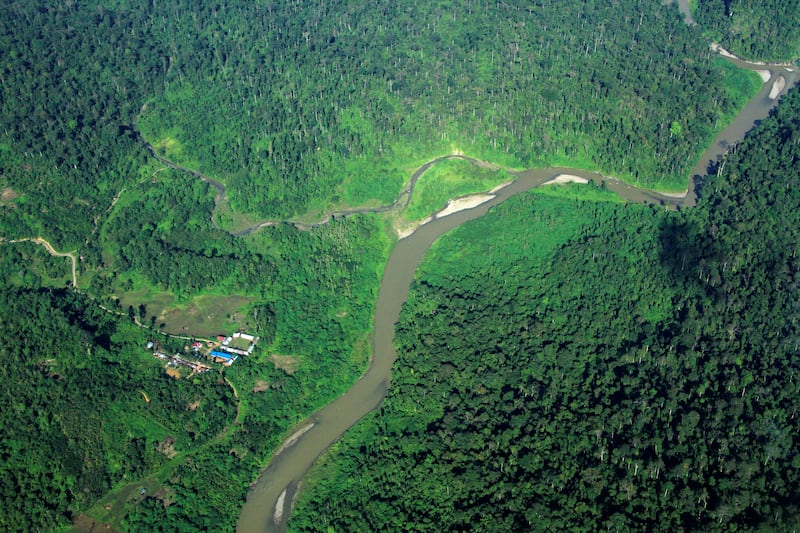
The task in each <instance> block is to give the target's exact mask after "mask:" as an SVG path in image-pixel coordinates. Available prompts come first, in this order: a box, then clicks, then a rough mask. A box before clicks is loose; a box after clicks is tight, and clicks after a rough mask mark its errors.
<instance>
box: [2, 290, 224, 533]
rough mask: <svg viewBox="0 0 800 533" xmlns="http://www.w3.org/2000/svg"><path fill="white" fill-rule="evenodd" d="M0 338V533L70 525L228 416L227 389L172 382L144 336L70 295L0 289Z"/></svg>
mask: <svg viewBox="0 0 800 533" xmlns="http://www.w3.org/2000/svg"><path fill="white" fill-rule="evenodd" d="M0 330H2V331H3V342H2V346H1V347H0V354H2V361H3V364H2V366H0V369H2V370H0V372H2V379H0V392H2V397H3V401H4V406H3V408H2V409H0V427H2V429H3V431H2V433H1V434H0V458H2V460H0V501H2V502H3V505H2V506H0V529H2V530H3V531H42V530H53V529H56V528H57V527H58V526H62V525H64V524H67V523H69V521H70V520H71V519H72V518H73V517H74V514H75V513H76V512H79V511H80V510H83V509H86V508H87V507H88V506H89V505H90V504H91V503H92V502H94V501H95V500H97V499H98V498H99V497H101V496H102V495H103V494H105V493H106V492H107V491H108V490H109V489H110V488H111V487H112V486H113V485H115V484H116V483H119V482H123V481H126V482H134V481H137V480H141V479H142V478H144V477H145V476H146V475H148V474H149V473H150V472H152V471H153V470H155V469H158V468H160V467H162V466H163V465H166V464H167V463H168V461H169V459H170V458H171V457H173V456H174V455H175V454H182V453H184V452H186V451H191V450H195V449H197V448H198V447H200V446H202V445H204V444H206V443H207V442H209V441H210V440H211V439H212V438H213V437H214V436H216V435H217V434H218V433H219V432H221V431H222V430H223V429H224V428H225V426H226V425H227V424H229V423H230V422H232V421H233V418H234V416H235V413H236V406H235V405H236V402H235V400H234V398H233V394H232V391H231V389H230V388H229V387H228V386H227V385H226V384H225V383H224V382H222V383H220V382H219V380H218V379H217V378H216V377H215V376H213V374H206V375H203V376H199V377H197V378H194V379H192V380H177V381H175V380H173V379H171V378H169V377H167V376H166V375H165V374H164V371H163V369H162V368H161V367H162V365H161V364H160V363H158V362H157V361H156V360H155V359H154V358H153V357H152V356H151V355H150V354H149V353H147V351H146V350H145V342H146V340H147V337H146V336H145V334H144V333H143V332H141V331H139V330H138V329H137V328H134V327H133V326H131V325H130V324H128V323H127V321H126V322H125V323H123V322H121V321H120V320H118V319H117V318H115V317H114V316H113V315H109V314H107V313H105V312H103V311H101V310H99V309H97V307H96V306H95V305H93V304H92V303H91V302H88V301H87V300H86V298H85V297H82V296H79V295H76V294H75V293H72V292H71V291H70V292H67V291H64V290H62V291H46V290H38V291H34V290H13V289H3V290H2V291H0ZM145 396H147V398H149V400H150V401H147V402H146V401H145ZM190 405H194V408H189V407H188V406H190ZM169 441H172V444H171V445H169V446H165V443H166V442H169Z"/></svg>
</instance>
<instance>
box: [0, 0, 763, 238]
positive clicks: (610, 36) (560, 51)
mask: <svg viewBox="0 0 800 533" xmlns="http://www.w3.org/2000/svg"><path fill="white" fill-rule="evenodd" d="M0 9H2V15H3V16H2V17H0V46H2V49H3V50H4V51H6V53H5V54H4V55H3V57H2V59H0V61H2V65H1V66H0V73H1V75H2V83H3V98H2V100H0V125H1V126H2V131H0V153H2V169H1V170H2V179H3V184H2V185H3V187H9V188H10V189H12V190H13V191H15V192H16V193H17V194H19V195H20V197H19V200H18V201H17V203H16V205H17V207H18V209H16V210H8V209H3V211H2V213H0V221H2V224H3V227H5V228H6V230H7V231H12V232H27V233H34V232H41V233H44V234H46V235H49V236H50V237H52V238H53V239H54V240H55V242H56V243H57V244H63V245H73V244H78V243H80V242H81V241H82V239H85V238H86V237H87V236H88V235H90V234H91V231H92V229H93V220H95V219H98V218H99V219H101V220H102V218H103V217H104V216H105V210H106V209H107V208H108V206H109V205H110V203H111V201H112V198H113V197H114V195H115V194H116V193H117V192H118V191H119V190H120V189H122V188H123V187H124V186H125V185H126V184H129V183H130V182H131V181H132V180H136V179H138V178H140V177H145V176H147V175H148V174H149V173H150V172H152V170H153V169H152V168H150V165H151V164H152V159H151V158H149V157H148V154H147V151H146V150H145V149H144V146H143V142H142V140H141V139H140V138H139V135H138V133H137V131H136V130H135V129H134V126H135V125H136V124H137V123H138V127H139V128H141V129H142V130H143V131H144V134H145V137H146V139H147V140H149V141H150V142H152V143H153V144H154V145H155V147H156V150H157V151H158V152H159V153H162V154H164V155H166V156H167V157H169V158H172V159H174V160H175V161H177V162H180V163H182V164H184V165H185V166H188V167H191V168H195V169H197V170H201V171H203V172H205V173H207V174H209V175H212V176H215V177H217V178H219V179H220V180H222V181H223V182H225V183H226V184H227V185H229V187H230V196H231V199H232V202H233V205H234V206H235V207H236V208H237V209H238V210H240V211H246V212H251V213H255V214H259V215H261V216H267V215H268V216H274V217H286V216H289V215H292V214H298V213H302V212H304V211H306V210H307V209H309V208H312V209H313V208H320V207H324V206H328V205H330V204H331V203H334V204H338V203H344V204H351V205H352V204H362V203H366V202H376V201H380V202H383V203H388V202H390V201H392V200H393V199H394V197H395V195H396V194H397V192H398V191H399V188H400V185H401V183H402V182H403V180H405V179H407V177H408V172H409V169H410V168H413V166H414V165H416V164H418V163H419V162H421V161H423V160H426V159H430V158H431V157H433V156H436V155H440V154H441V153H449V152H451V151H452V150H453V149H454V148H455V149H460V150H462V151H464V152H466V153H468V154H471V155H475V156H480V157H484V158H487V159H490V160H493V161H497V162H506V163H508V164H511V165H513V166H530V165H535V164H540V163H542V162H556V161H559V162H572V163H575V164H578V165H581V166H589V167H596V168H602V169H604V170H606V171H608V172H612V173H614V174H615V175H619V176H625V177H627V178H629V179H633V180H636V181H639V182H642V183H647V184H653V185H665V186H668V187H673V188H678V187H679V186H682V185H683V182H684V181H685V176H686V174H687V170H688V168H689V167H690V165H691V163H692V162H693V160H694V158H695V157H696V155H697V151H698V147H699V146H702V144H703V143H705V142H707V141H708V140H709V139H710V137H711V135H712V132H713V131H715V130H718V129H719V128H720V127H722V126H723V124H724V122H725V121H726V120H727V119H729V118H730V117H731V116H732V114H733V113H734V112H735V109H736V107H737V106H739V105H741V104H742V99H741V98H743V97H744V96H745V94H734V95H732V96H729V95H728V93H727V92H726V91H723V90H722V89H723V86H725V85H727V84H729V83H733V80H731V77H734V78H736V77H737V76H741V74H734V73H730V72H727V71H726V70H724V69H721V68H720V67H719V65H717V64H716V63H714V62H713V61H711V60H710V59H709V56H708V53H707V51H706V48H705V44H704V43H703V42H702V40H701V39H698V35H697V32H696V30H694V29H690V28H688V27H686V26H684V25H683V23H682V22H681V18H680V17H679V16H678V15H677V11H676V10H675V9H674V8H673V7H671V6H662V5H660V4H658V3H651V2H647V3H630V2H628V3H623V4H617V5H614V6H611V5H608V4H607V3H602V2H599V3H591V2H589V3H586V2H582V3H568V4H566V5H564V4H563V3H553V4H539V5H531V6H527V5H525V6H522V5H516V4H514V3H512V4H499V3H496V2H480V1H471V2H468V3H466V4H463V5H462V4H453V3H439V4H436V3H429V2H420V3H399V4H398V3H397V2H382V3H378V4H375V5H373V4H370V5H367V4H364V3H363V2H348V1H346V0H339V1H336V2H327V3H291V2H279V3H272V4H259V3H253V2H233V3H226V4H223V5H218V4H215V3H208V2H181V1H172V2H156V3H150V2H142V1H136V0H134V1H131V2H121V3H114V4H108V3H107V2H74V3H64V4H59V5H58V6H51V5H47V3H42V2H37V1H34V0H24V1H19V2H14V3H10V4H7V5H5V6H3V7H2V8H0ZM589 21H591V23H590V22H589ZM665 37H666V38H665ZM733 85H736V84H735V83H733ZM751 90H752V87H750V88H747V89H745V93H748V94H749V92H750V91H751ZM145 103H147V106H146V107H144V108H143V105H144V104H145ZM687 110H691V112H688V113H687ZM140 111H141V112H140ZM673 122H677V123H678V124H679V125H680V126H681V131H682V134H681V135H675V134H674V133H671V131H670V126H671V125H672V123H673ZM598 139H602V140H603V141H602V142H599V141H598ZM56 200H57V201H56ZM67 222H68V223H67Z"/></svg>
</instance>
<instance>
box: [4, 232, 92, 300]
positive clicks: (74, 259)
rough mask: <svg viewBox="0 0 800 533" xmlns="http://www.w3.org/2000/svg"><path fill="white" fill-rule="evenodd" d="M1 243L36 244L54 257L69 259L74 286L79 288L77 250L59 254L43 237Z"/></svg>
mask: <svg viewBox="0 0 800 533" xmlns="http://www.w3.org/2000/svg"><path fill="white" fill-rule="evenodd" d="M0 242H7V243H9V244H11V243H15V242H34V243H36V244H40V245H42V246H44V247H45V249H46V250H47V252H48V253H49V254H50V255H52V256H54V257H69V258H70V260H71V261H72V286H73V287H75V288H77V287H78V256H76V255H75V252H76V250H72V251H71V252H59V251H58V250H56V249H55V248H53V245H52V244H50V242H48V241H46V240H45V239H43V238H41V237H25V238H22V239H13V240H8V241H0Z"/></svg>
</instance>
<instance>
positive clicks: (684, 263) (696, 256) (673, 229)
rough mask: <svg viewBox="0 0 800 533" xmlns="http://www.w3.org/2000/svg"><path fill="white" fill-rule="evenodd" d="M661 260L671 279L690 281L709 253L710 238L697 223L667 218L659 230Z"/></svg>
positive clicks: (680, 218)
mask: <svg viewBox="0 0 800 533" xmlns="http://www.w3.org/2000/svg"><path fill="white" fill-rule="evenodd" d="M658 230H659V231H658V242H659V248H660V250H659V259H660V261H661V264H662V265H663V266H664V267H665V268H666V270H667V272H668V273H669V275H670V277H671V278H673V279H675V280H681V281H684V282H686V281H688V280H689V279H690V277H694V276H695V275H696V272H697V267H698V266H699V264H700V262H701V261H702V260H703V259H704V258H705V257H706V255H707V253H708V245H709V244H710V243H708V242H707V241H708V238H707V237H706V236H705V234H704V232H702V231H701V230H700V228H699V226H698V225H697V223H696V222H693V221H690V220H686V218H684V217H667V218H665V219H664V220H663V221H662V222H661V224H660V225H659V228H658Z"/></svg>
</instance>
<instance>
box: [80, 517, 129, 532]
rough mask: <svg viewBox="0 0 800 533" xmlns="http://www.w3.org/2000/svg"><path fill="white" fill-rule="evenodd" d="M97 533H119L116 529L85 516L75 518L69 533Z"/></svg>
mask: <svg viewBox="0 0 800 533" xmlns="http://www.w3.org/2000/svg"><path fill="white" fill-rule="evenodd" d="M99 531H105V532H106V533H119V532H118V531H117V530H116V529H113V528H112V527H111V524H104V523H102V522H98V521H97V520H95V519H94V518H91V517H89V516H86V515H85V514H79V515H78V516H76V517H75V518H74V519H73V522H72V529H70V533H97V532H99Z"/></svg>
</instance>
